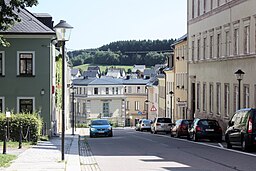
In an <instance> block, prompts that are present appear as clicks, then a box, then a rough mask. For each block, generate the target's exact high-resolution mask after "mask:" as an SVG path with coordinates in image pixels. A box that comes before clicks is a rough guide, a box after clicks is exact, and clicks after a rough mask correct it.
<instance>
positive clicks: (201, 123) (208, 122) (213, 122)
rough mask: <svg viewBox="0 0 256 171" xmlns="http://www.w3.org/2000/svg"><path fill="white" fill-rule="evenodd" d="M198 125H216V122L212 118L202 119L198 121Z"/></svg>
mask: <svg viewBox="0 0 256 171" xmlns="http://www.w3.org/2000/svg"><path fill="white" fill-rule="evenodd" d="M199 124H200V125H204V126H218V125H219V124H218V122H217V121H214V120H202V121H200V123H199Z"/></svg>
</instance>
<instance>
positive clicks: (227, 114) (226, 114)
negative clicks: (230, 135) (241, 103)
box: [224, 84, 230, 116]
mask: <svg viewBox="0 0 256 171" xmlns="http://www.w3.org/2000/svg"><path fill="white" fill-rule="evenodd" d="M224 91H225V97H224V110H225V116H229V105H230V100H229V99H230V93H229V84H225V85H224Z"/></svg>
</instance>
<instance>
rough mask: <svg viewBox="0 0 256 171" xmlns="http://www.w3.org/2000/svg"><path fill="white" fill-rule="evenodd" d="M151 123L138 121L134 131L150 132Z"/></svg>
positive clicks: (143, 120)
mask: <svg viewBox="0 0 256 171" xmlns="http://www.w3.org/2000/svg"><path fill="white" fill-rule="evenodd" d="M151 123H152V121H151V120H149V119H140V120H139V122H138V123H137V124H136V128H135V130H136V131H144V130H146V131H150V130H151Z"/></svg>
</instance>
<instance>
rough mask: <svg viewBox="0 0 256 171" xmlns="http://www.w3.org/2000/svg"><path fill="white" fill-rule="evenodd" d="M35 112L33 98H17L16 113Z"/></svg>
mask: <svg viewBox="0 0 256 171" xmlns="http://www.w3.org/2000/svg"><path fill="white" fill-rule="evenodd" d="M34 111H35V98H34V97H18V98H17V112H18V113H33V112H34Z"/></svg>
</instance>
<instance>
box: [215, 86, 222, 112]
mask: <svg viewBox="0 0 256 171" xmlns="http://www.w3.org/2000/svg"><path fill="white" fill-rule="evenodd" d="M216 88H217V90H216V91H217V99H216V100H217V101H216V103H217V114H220V113H221V87H220V83H217V84H216Z"/></svg>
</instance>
